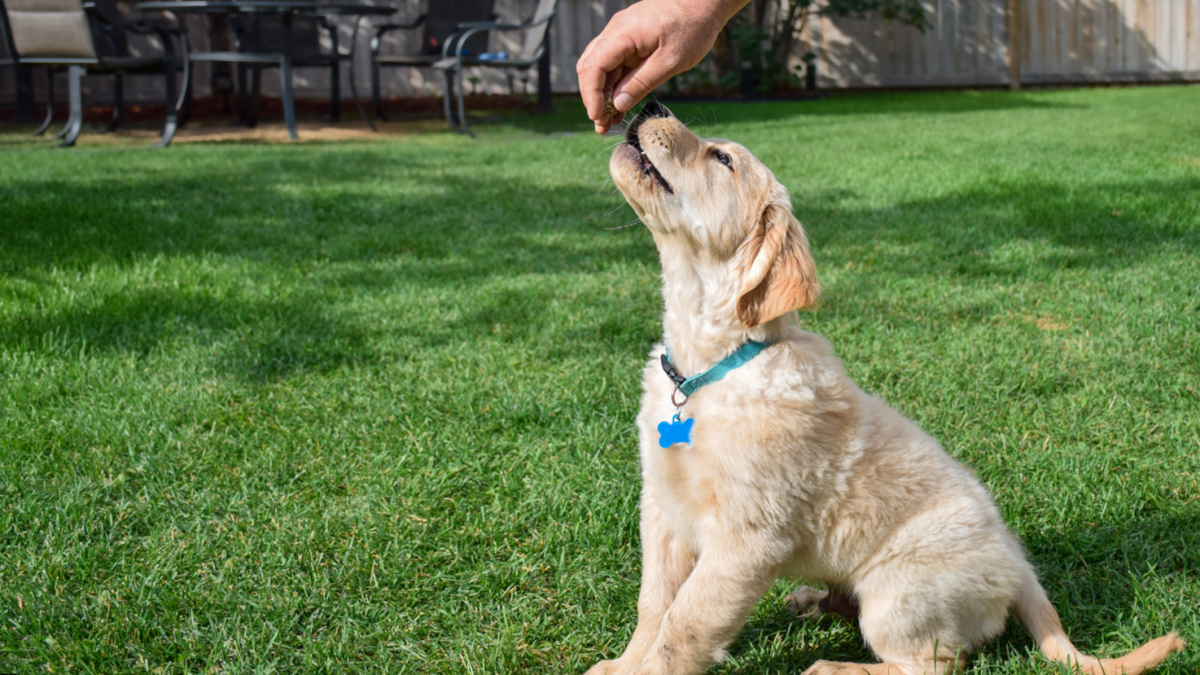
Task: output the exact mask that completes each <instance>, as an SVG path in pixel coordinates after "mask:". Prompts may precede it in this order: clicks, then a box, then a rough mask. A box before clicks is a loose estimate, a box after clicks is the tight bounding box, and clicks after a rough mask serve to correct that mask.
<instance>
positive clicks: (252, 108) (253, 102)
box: [246, 66, 262, 129]
mask: <svg viewBox="0 0 1200 675" xmlns="http://www.w3.org/2000/svg"><path fill="white" fill-rule="evenodd" d="M261 99H262V68H260V67H259V66H250V104H249V106H248V107H247V109H246V126H248V127H250V128H251V129H253V128H254V127H257V126H258V104H259V102H260V101H261Z"/></svg>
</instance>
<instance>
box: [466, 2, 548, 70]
mask: <svg viewBox="0 0 1200 675" xmlns="http://www.w3.org/2000/svg"><path fill="white" fill-rule="evenodd" d="M554 14H555V12H551V13H550V14H548V15H546V16H545V17H543V18H541V19H538V20H537V21H527V22H525V23H494V22H490V21H473V22H470V23H460V24H458V28H464V27H465V30H460V31H458V32H457V33H454V34H453V35H451V36H450V37H448V38H446V44H445V45H444V46H443V47H442V58H443V59H445V58H449V57H450V49H451V48H452V47H453V46H454V42H455V41H456V40H457V41H458V49H457V51H456V55H457V57H458V62H459V65H460V66H461V65H462V50H463V45H464V44H466V42H467V38H469V37H471V36H472V35H474V34H475V33H483V32H486V31H493V30H495V31H501V32H509V31H514V30H526V29H529V28H533V27H535V26H540V25H542V24H544V23H547V22H549V21H550V20H551V19H553V18H554Z"/></svg>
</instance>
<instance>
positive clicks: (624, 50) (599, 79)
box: [575, 29, 638, 123]
mask: <svg viewBox="0 0 1200 675" xmlns="http://www.w3.org/2000/svg"><path fill="white" fill-rule="evenodd" d="M607 30H608V29H605V31H606V32H607ZM637 58H638V53H637V46H636V45H635V44H634V43H633V41H631V40H629V39H628V38H623V39H616V40H613V39H611V38H609V37H607V36H606V35H605V34H604V33H601V34H600V35H599V37H597V38H596V39H595V40H593V41H592V43H591V44H590V45H588V47H587V49H586V50H584V52H583V56H580V57H579V61H578V63H576V64H575V72H576V74H578V75H579V95H580V96H581V97H582V98H583V105H584V106H585V107H586V108H587V113H588V118H589V119H591V120H593V121H595V122H597V123H599V122H601V120H603V119H605V118H606V117H607V116H606V115H605V114H604V93H605V91H611V90H610V89H608V88H607V87H606V85H611V84H612V83H611V82H609V76H610V74H612V73H613V71H616V70H618V69H619V68H620V67H621V66H622V65H625V64H626V63H628V62H630V61H631V60H635V59H637ZM618 76H619V74H618ZM613 81H614V82H615V79H614V80H613Z"/></svg>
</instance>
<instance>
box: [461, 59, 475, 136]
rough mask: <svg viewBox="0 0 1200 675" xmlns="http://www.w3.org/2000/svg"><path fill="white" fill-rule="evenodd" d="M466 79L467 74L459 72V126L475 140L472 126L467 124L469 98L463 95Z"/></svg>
mask: <svg viewBox="0 0 1200 675" xmlns="http://www.w3.org/2000/svg"><path fill="white" fill-rule="evenodd" d="M465 79H467V73H466V72H465V71H462V70H460V71H458V124H459V128H460V129H462V131H463V132H465V133H466V134H467V135H468V136H470V137H471V138H475V132H473V131H471V125H469V124H467V109H466V98H467V97H466V95H465V94H463V80H465Z"/></svg>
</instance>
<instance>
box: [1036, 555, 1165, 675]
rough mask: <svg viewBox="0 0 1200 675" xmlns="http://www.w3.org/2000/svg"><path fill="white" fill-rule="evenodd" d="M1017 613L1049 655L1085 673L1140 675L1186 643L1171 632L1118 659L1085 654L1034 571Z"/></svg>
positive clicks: (1047, 655) (1052, 659)
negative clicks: (1070, 634)
mask: <svg viewBox="0 0 1200 675" xmlns="http://www.w3.org/2000/svg"><path fill="white" fill-rule="evenodd" d="M1016 612H1017V618H1018V619H1020V620H1021V623H1023V624H1025V627H1026V628H1027V629H1029V632H1030V633H1031V634H1032V635H1033V638H1034V639H1035V640H1037V643H1038V646H1040V647H1041V648H1042V653H1043V654H1045V655H1046V658H1048V659H1050V660H1051V661H1058V662H1059V663H1062V664H1065V665H1066V666H1067V668H1069V669H1070V670H1071V672H1080V673H1084V674H1085V675H1141V673H1144V672H1146V671H1148V670H1151V669H1153V668H1156V667H1158V665H1159V664H1160V663H1162V662H1163V661H1165V660H1167V657H1168V656H1170V655H1171V652H1177V651H1181V650H1182V649H1183V648H1184V647H1185V646H1186V645H1185V644H1184V642H1183V640H1180V639H1179V638H1178V637H1176V636H1175V633H1171V634H1169V635H1164V636H1162V637H1160V638H1157V639H1155V640H1151V641H1149V642H1147V643H1146V644H1144V645H1142V646H1141V647H1138V648H1137V649H1135V650H1133V651H1132V652H1129V653H1128V654H1126V655H1125V656H1122V657H1121V658H1119V659H1098V658H1096V657H1094V656H1088V655H1087V654H1083V653H1081V652H1080V651H1079V650H1078V649H1076V648H1075V645H1073V644H1071V641H1070V640H1069V639H1068V638H1067V633H1066V631H1064V630H1063V627H1062V622H1061V621H1059V619H1058V612H1056V611H1054V606H1053V605H1051V604H1050V600H1049V599H1048V598H1047V597H1046V591H1044V590H1042V585H1041V584H1039V583H1038V580H1037V577H1036V576H1035V575H1034V574H1033V572H1032V570H1030V574H1029V577H1028V578H1027V579H1026V581H1025V584H1024V585H1023V586H1022V587H1021V591H1020V593H1019V594H1018V595H1017V602H1016Z"/></svg>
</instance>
